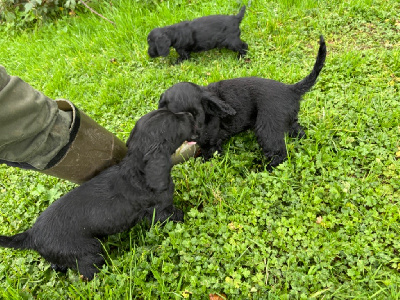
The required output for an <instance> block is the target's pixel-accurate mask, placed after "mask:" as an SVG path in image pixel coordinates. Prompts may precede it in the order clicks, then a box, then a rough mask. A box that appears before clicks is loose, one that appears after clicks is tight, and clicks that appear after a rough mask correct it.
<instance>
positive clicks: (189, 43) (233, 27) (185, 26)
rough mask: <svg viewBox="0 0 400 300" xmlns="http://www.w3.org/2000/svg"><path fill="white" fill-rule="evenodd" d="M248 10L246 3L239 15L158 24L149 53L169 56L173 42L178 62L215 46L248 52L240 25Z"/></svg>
mask: <svg viewBox="0 0 400 300" xmlns="http://www.w3.org/2000/svg"><path fill="white" fill-rule="evenodd" d="M245 10H246V6H243V7H242V8H241V9H240V12H239V13H238V14H237V15H233V16H227V15H213V16H207V17H202V18H198V19H194V20H193V21H184V22H181V23H178V24H174V25H171V26H166V27H162V28H155V29H153V30H152V31H151V32H150V33H149V35H148V37H147V42H148V44H149V50H148V53H149V56H150V57H153V58H154V57H157V56H167V55H168V54H169V47H171V46H172V47H174V48H175V49H176V51H177V52H178V54H179V58H178V60H177V61H176V63H180V62H182V61H183V60H185V59H189V58H190V53H191V52H200V51H206V50H210V49H214V48H228V49H230V50H233V51H236V52H239V57H241V56H244V55H245V54H246V52H247V49H248V46H247V44H246V43H245V42H243V41H242V40H241V39H240V29H239V25H240V22H241V21H242V19H243V16H244V12H245Z"/></svg>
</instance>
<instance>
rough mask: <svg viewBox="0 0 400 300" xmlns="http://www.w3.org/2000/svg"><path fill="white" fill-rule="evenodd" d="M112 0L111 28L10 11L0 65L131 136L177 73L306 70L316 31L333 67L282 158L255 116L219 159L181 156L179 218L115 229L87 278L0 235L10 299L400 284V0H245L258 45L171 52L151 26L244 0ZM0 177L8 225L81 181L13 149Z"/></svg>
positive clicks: (2, 220) (367, 290) (280, 75)
mask: <svg viewBox="0 0 400 300" xmlns="http://www.w3.org/2000/svg"><path fill="white" fill-rule="evenodd" d="M110 3H112V5H111V4H110ZM110 3H108V2H107V3H105V4H104V6H103V7H96V9H97V10H98V11H99V12H100V13H101V14H103V15H104V16H105V17H107V18H108V19H110V20H112V21H114V22H115V23H116V27H114V26H113V25H112V24H110V23H108V22H107V21H105V20H103V19H101V18H99V17H98V16H96V15H94V14H90V13H87V14H78V15H77V16H70V17H66V18H63V19H61V20H58V21H57V22H52V23H49V24H47V25H44V26H41V27H38V28H37V29H35V30H29V31H25V32H22V33H21V32H19V33H17V32H13V31H11V30H9V29H6V27H5V26H3V27H2V28H1V29H0V44H1V47H0V64H1V65H4V66H5V67H6V69H7V70H8V72H9V73H10V74H12V75H16V76H19V77H21V78H23V79H24V80H25V81H27V82H29V83H30V84H31V85H32V86H34V87H35V88H36V89H38V90H40V91H42V92H44V93H45V94H46V95H48V96H50V97H52V98H67V99H70V100H71V101H72V102H74V103H75V104H76V105H77V106H78V107H79V108H81V109H82V110H84V111H85V112H86V113H87V114H88V115H90V116H91V117H92V118H93V119H95V120H96V121H97V122H98V123H99V124H101V125H102V126H104V127H106V128H107V129H109V130H110V131H112V132H114V133H116V134H117V135H118V136H119V137H120V138H121V139H123V140H126V139H127V137H128V135H129V132H130V130H131V129H132V128H133V126H134V124H135V122H136V121H137V120H138V119H139V117H140V116H142V115H143V114H145V113H147V112H149V111H151V110H153V109H155V108H157V104H158V99H159V97H160V95H161V93H162V92H163V91H164V90H165V89H167V88H168V87H170V86H171V85H173V84H175V83H177V82H179V81H191V82H194V83H197V84H202V85H206V84H208V83H211V82H215V81H218V80H223V79H230V78H235V77H242V76H260V77H266V78H272V79H276V80H279V81H283V82H285V83H295V82H297V81H299V80H301V79H302V78H303V77H305V76H306V75H307V74H308V73H309V72H310V70H311V69H312V66H313V64H314V62H315V57H316V55H317V50H318V39H319V35H320V34H323V35H324V37H325V40H326V42H327V50H328V54H327V60H326V65H325V67H324V69H323V70H322V72H321V74H320V76H319V79H318V81H317V83H316V85H315V86H314V88H313V89H312V90H311V92H309V93H308V94H306V95H305V97H304V100H303V101H302V103H301V110H300V115H299V120H300V123H301V124H302V125H303V126H304V127H305V129H306V133H307V137H306V138H304V139H302V140H297V139H290V138H287V148H288V160H287V161H286V162H284V163H283V164H281V165H280V166H278V167H277V168H276V169H274V170H273V172H271V173H269V172H267V171H266V170H265V168H264V164H263V163H260V162H264V161H263V157H262V153H261V151H260V148H259V146H258V144H257V142H256V139H255V137H254V134H253V133H251V132H247V133H243V134H241V135H239V136H236V137H234V138H232V139H231V140H229V141H228V142H227V143H226V144H225V146H224V150H225V152H224V154H223V155H221V156H216V157H215V158H213V159H212V160H211V161H209V162H206V163H203V162H202V161H201V160H200V159H196V160H195V159H191V160H190V161H188V162H186V163H184V164H181V165H178V166H175V167H174V168H173V172H172V176H173V178H174V181H175V187H176V190H175V198H174V202H175V204H176V205H177V206H178V207H180V208H182V209H183V210H184V211H185V222H184V223H180V224H176V223H172V222H168V223H166V224H165V226H164V227H160V226H159V225H158V224H156V225H153V226H146V225H145V224H139V225H137V226H135V227H134V228H132V230H130V231H129V232H124V233H121V234H118V235H113V236H110V237H109V238H108V239H106V240H104V241H103V242H104V249H105V252H106V253H107V259H108V264H107V265H106V266H104V268H103V269H102V270H101V272H100V273H99V274H98V275H97V276H96V278H95V279H94V280H93V281H91V282H83V281H81V280H80V279H79V274H77V273H76V272H75V271H71V270H70V271H68V273H67V274H66V275H62V274H58V273H56V272H54V271H53V270H52V269H51V268H50V264H49V263H48V262H46V261H45V260H44V259H43V258H41V257H40V256H39V255H38V254H37V253H36V252H33V251H17V250H11V249H0V262H1V263H0V298H1V299H58V298H64V299H132V298H135V299H182V298H187V299H208V298H209V294H225V295H226V296H227V298H228V299H307V298H316V299H321V298H324V299H332V298H334V299H367V298H372V299H399V298H400V273H399V271H400V254H399V252H400V239H399V237H400V203H399V202H400V192H399V187H400V92H399V89H400V50H399V49H400V3H399V2H398V1H395V0H388V1H384V0H380V1H372V0H353V1H339V0H331V1H311V0H305V1H301V0H282V1H267V0H264V1H261V0H253V1H249V6H248V9H247V11H246V15H245V17H244V19H243V22H242V24H241V29H242V38H243V40H244V41H246V42H247V43H248V44H249V53H248V58H249V61H248V60H240V61H238V60H237V59H236V53H233V52H231V51H229V50H212V51H208V52H203V53H198V54H194V55H193V58H192V59H191V60H190V61H185V62H184V63H183V64H180V65H172V62H174V61H175V60H176V58H177V53H176V52H175V51H171V54H170V56H169V57H166V58H157V59H150V58H149V57H148V55H147V42H146V37H147V34H148V32H149V31H150V30H151V29H152V28H154V27H157V26H165V25H169V24H173V23H176V22H179V21H182V20H186V19H193V18H195V17H200V16H204V15H209V14H218V13H221V14H236V13H237V12H238V11H239V8H240V6H241V5H242V3H240V1H226V0H215V1H208V0H175V1H172V0H170V1H167V0H164V1H162V0H157V1H129V0H120V1H110ZM244 4H247V3H244ZM0 109H1V108H0ZM0 178H1V179H0V205H1V206H0V207H1V213H0V234H5V235H11V234H16V233H18V232H21V231H23V230H25V229H27V228H28V227H30V226H31V225H32V224H33V222H34V221H35V219H36V218H37V216H38V215H39V214H40V212H42V211H43V210H45V209H46V207H48V205H49V204H50V203H51V202H53V201H55V200H56V199H57V198H59V197H60V196H61V195H63V194H65V193H66V192H68V191H69V190H71V189H73V188H74V187H75V185H74V184H71V183H68V182H66V181H63V180H59V179H56V178H52V177H49V176H46V175H42V174H38V173H35V172H31V171H25V170H19V169H14V168H9V167H6V166H4V165H2V166H0Z"/></svg>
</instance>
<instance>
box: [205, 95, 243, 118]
mask: <svg viewBox="0 0 400 300" xmlns="http://www.w3.org/2000/svg"><path fill="white" fill-rule="evenodd" d="M201 102H202V104H203V107H204V111H205V113H208V114H211V115H214V116H218V117H220V118H225V117H227V116H234V115H236V110H235V109H234V108H233V107H232V106H230V105H229V104H228V103H226V102H224V101H222V100H221V99H220V98H219V97H217V96H216V95H214V94H213V93H210V92H208V91H204V92H203V95H202V99H201Z"/></svg>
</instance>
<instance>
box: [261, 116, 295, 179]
mask: <svg viewBox="0 0 400 300" xmlns="http://www.w3.org/2000/svg"><path fill="white" fill-rule="evenodd" d="M255 133H256V136H257V140H258V143H259V144H260V146H261V148H262V149H263V152H264V155H265V157H266V158H267V159H270V162H269V164H268V166H267V169H268V170H269V171H272V167H276V166H277V165H279V164H280V163H282V162H283V161H285V160H286V158H287V152H286V144H285V133H284V131H282V128H281V127H280V126H279V125H278V126H277V124H273V122H270V123H268V122H265V121H264V122H263V123H262V124H259V122H256V127H255Z"/></svg>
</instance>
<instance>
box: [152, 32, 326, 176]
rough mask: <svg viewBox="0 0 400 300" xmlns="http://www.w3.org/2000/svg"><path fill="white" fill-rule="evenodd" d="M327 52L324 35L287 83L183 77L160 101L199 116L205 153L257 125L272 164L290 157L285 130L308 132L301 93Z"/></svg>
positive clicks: (295, 134) (299, 133)
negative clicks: (312, 57)
mask: <svg viewBox="0 0 400 300" xmlns="http://www.w3.org/2000/svg"><path fill="white" fill-rule="evenodd" d="M325 57H326V46H325V41H324V38H323V37H322V36H321V37H320V47H319V51H318V56H317V59H316V62H315V65H314V68H313V70H312V71H311V73H310V74H309V75H308V76H307V77H305V78H304V79H303V80H301V81H300V82H298V83H295V84H292V85H287V84H284V83H281V82H278V81H275V80H270V79H264V78H259V77H245V78H236V79H231V80H223V81H219V82H215V83H211V84H209V85H208V86H206V87H204V86H199V85H196V84H193V83H189V82H181V83H178V84H175V85H173V86H172V87H170V88H169V89H168V90H167V91H165V93H164V94H162V95H161V98H160V101H159V105H158V107H159V108H167V109H169V110H171V111H173V112H183V111H186V112H190V113H191V114H192V115H193V116H194V117H195V120H196V126H197V130H198V131H199V138H198V140H197V143H198V145H199V146H200V148H201V151H202V155H203V157H204V158H205V159H208V158H210V157H211V156H212V155H213V153H214V152H215V151H218V152H221V151H222V148H221V145H222V143H223V142H224V141H225V140H226V139H228V138H229V137H231V136H233V135H235V134H237V133H240V132H242V131H244V130H246V129H250V128H252V129H254V131H255V133H256V136H257V139H258V142H259V144H260V145H261V147H262V149H263V152H264V155H265V156H266V157H267V158H268V159H270V160H271V161H270V163H269V165H268V168H269V169H271V167H275V166H277V165H278V164H280V163H281V162H282V161H284V160H285V159H286V156H287V154H286V145H285V133H288V134H289V136H291V137H302V136H304V134H305V133H304V131H303V129H302V128H301V126H300V124H299V123H298V120H297V114H298V112H299V109H300V99H301V96H302V95H303V94H305V93H306V92H307V91H309V90H310V89H311V87H312V86H313V85H314V84H315V82H316V79H317V77H318V75H319V73H320V71H321V69H322V67H323V66H324V62H325Z"/></svg>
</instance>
